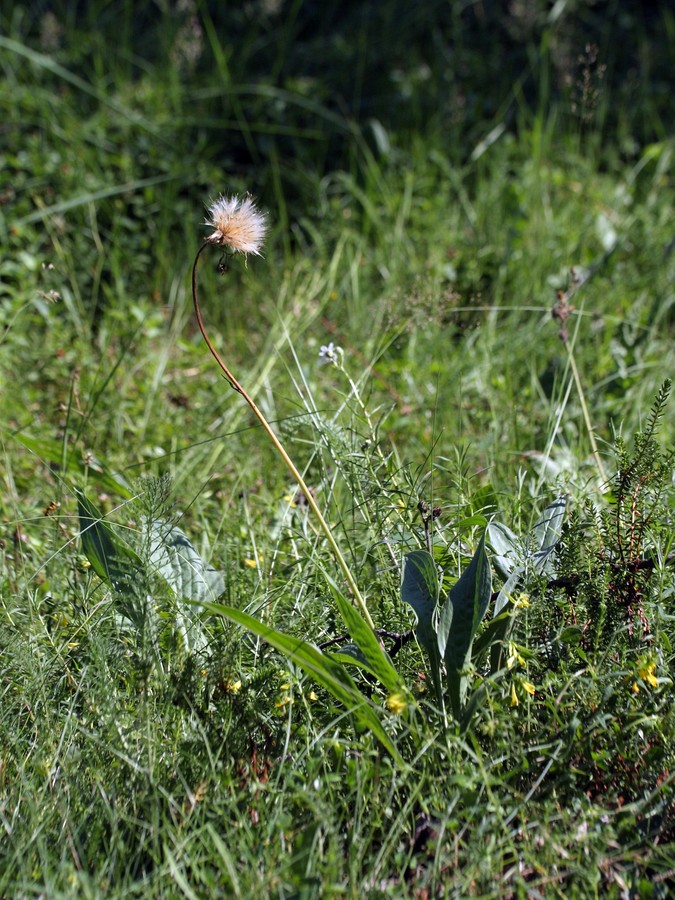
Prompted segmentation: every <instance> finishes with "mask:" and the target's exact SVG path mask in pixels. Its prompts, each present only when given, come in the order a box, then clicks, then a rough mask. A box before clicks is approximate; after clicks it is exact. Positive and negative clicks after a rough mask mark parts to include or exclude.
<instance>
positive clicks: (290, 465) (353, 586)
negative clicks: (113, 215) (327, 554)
mask: <svg viewBox="0 0 675 900" xmlns="http://www.w3.org/2000/svg"><path fill="white" fill-rule="evenodd" d="M210 245H211V243H210V242H209V241H206V242H205V243H204V244H202V246H201V247H200V248H199V250H198V251H197V255H196V256H195V261H194V264H193V266H192V300H193V303H194V309H195V316H196V317H197V324H198V325H199V330H200V331H201V333H202V337H203V338H204V341H205V342H206V346H207V347H208V348H209V350H210V351H211V355H212V356H213V358H214V359H215V361H216V362H217V363H218V365H219V366H220V368H221V369H222V371H223V374H224V375H225V377H226V378H227V380H228V381H229V383H230V385H231V386H232V387H233V388H234V390H235V391H237V393H239V394H241V396H242V397H243V398H244V400H245V401H246V402H247V403H248V405H249V406H250V408H251V410H252V411H253V413H254V414H255V416H256V418H257V419H258V421H259V422H260V424H261V425H262V427H263V428H264V429H265V431H266V432H267V436H268V437H269V439H270V441H271V442H272V444H273V445H274V448H275V450H276V451H277V453H278V454H279V456H280V457H281V458H282V460H283V461H284V463H285V465H286V468H287V469H288V470H289V472H290V473H291V475H292V476H293V478H294V479H295V481H296V482H297V484H298V487H299V488H300V490H301V491H302V493H303V494H304V496H305V499H306V500H307V503H308V505H309V507H310V509H311V510H312V512H313V513H314V515H315V516H316V518H317V521H318V522H319V525H320V527H321V530H322V531H323V533H324V535H325V536H326V540H327V541H328V543H329V545H330V548H331V550H332V551H333V553H334V554H335V558H336V560H337V562H338V565H339V566H340V568H341V569H342V572H343V574H344V577H345V579H346V581H347V584H348V585H349V589H350V590H351V592H352V595H353V597H354V601H355V603H356V605H357V606H358V608H359V610H360V611H361V615H362V616H363V618H364V619H365V620H366V622H367V623H368V625H369V626H370V628H372V630H373V631H375V623H374V622H373V620H372V618H371V616H370V613H369V612H368V607H367V606H366V601H365V600H364V599H363V596H362V594H361V591H360V590H359V587H358V585H357V583H356V580H355V579H354V576H353V574H352V571H351V569H350V568H349V566H348V565H347V561H346V559H345V558H344V556H343V555H342V552H341V551H340V548H339V547H338V545H337V542H336V540H335V537H334V536H333V532H332V530H331V528H330V526H329V525H328V523H327V522H326V520H325V519H324V517H323V514H322V512H321V510H320V509H319V506H318V504H317V502H316V500H315V499H314V497H313V496H312V492H311V491H310V489H309V487H308V486H307V485H306V484H305V480H304V478H303V477H302V475H301V474H300V472H299V470H298V469H297V468H296V466H295V463H294V462H293V460H292V459H291V458H290V456H289V455H288V453H287V452H286V450H285V448H284V446H283V444H282V443H281V441H280V440H279V438H278V437H277V436H276V434H275V432H274V431H273V430H272V427H271V425H270V424H269V422H268V421H267V419H266V418H265V416H264V415H263V414H262V412H261V411H260V409H258V407H257V405H256V403H255V401H254V400H253V398H252V397H250V396H249V394H248V393H247V392H246V390H245V389H244V388H243V387H242V385H241V384H240V383H239V381H237V379H236V378H235V377H234V375H233V374H232V372H231V371H230V370H229V369H228V367H227V366H226V365H225V363H224V362H223V360H222V359H221V357H220V355H219V354H218V351H217V350H216V348H215V347H214V346H213V344H212V343H211V339H210V338H209V336H208V334H207V331H206V327H205V325H204V321H203V319H202V314H201V310H200V308H199V300H198V298H197V265H198V263H199V258H200V256H201V255H202V253H203V252H204V250H205V249H206V248H207V247H208V246H210Z"/></svg>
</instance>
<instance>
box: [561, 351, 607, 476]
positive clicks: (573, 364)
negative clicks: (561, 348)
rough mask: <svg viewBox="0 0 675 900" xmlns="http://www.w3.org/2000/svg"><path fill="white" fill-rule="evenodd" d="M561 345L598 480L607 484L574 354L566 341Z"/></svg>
mask: <svg viewBox="0 0 675 900" xmlns="http://www.w3.org/2000/svg"><path fill="white" fill-rule="evenodd" d="M563 343H564V344H565V349H566V350H567V355H568V358H569V361H570V368H571V369H572V378H573V379H574V384H575V387H576V389H577V395H578V397H579V403H580V404H581V413H582V415H583V417H584V424H585V425H586V431H587V433H588V439H589V440H590V442H591V451H592V453H593V459H594V460H595V464H596V466H597V467H598V472H599V473H600V478H601V479H602V482H603V484H606V483H607V473H606V472H605V467H604V466H603V464H602V459H601V457H600V451H599V450H598V444H597V441H596V440H595V434H594V433H593V425H592V424H591V417H590V415H589V413H588V406H587V404H586V397H585V395H584V389H583V386H582V384H581V376H580V375H579V370H578V369H577V363H576V360H575V359H574V352H573V350H572V348H571V346H570V344H569V341H568V340H567V339H564V341H563Z"/></svg>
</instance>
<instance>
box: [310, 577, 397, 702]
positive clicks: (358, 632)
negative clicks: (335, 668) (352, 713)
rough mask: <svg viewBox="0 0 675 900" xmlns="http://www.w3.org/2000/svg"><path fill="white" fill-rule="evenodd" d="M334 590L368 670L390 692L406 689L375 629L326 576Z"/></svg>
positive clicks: (340, 609) (339, 608) (344, 619)
mask: <svg viewBox="0 0 675 900" xmlns="http://www.w3.org/2000/svg"><path fill="white" fill-rule="evenodd" d="M326 577H327V579H328V583H329V585H330V588H331V590H332V592H333V597H334V598H335V602H336V604H337V607H338V610H339V611H340V615H341V616H342V619H343V621H344V623H345V625H346V626H347V630H348V631H349V634H350V637H351V638H352V640H353V641H354V643H355V644H356V646H357V647H358V649H359V650H360V652H361V653H362V654H363V661H364V663H365V665H366V667H367V668H368V670H369V671H370V672H371V673H372V674H373V675H374V676H375V677H376V678H377V679H378V680H379V681H380V683H381V684H382V685H384V687H385V688H386V689H387V691H388V692H389V693H390V694H396V693H399V692H400V691H403V690H404V689H405V687H404V684H403V681H402V679H401V676H400V675H399V674H398V672H397V671H396V669H395V668H394V664H393V663H392V661H391V658H390V656H389V654H388V653H387V652H386V650H385V649H384V647H382V645H381V644H380V642H379V640H378V638H377V635H376V634H375V633H374V632H373V629H372V628H371V627H370V626H369V625H368V623H367V622H366V621H365V620H364V619H363V617H362V616H361V615H360V614H359V611H358V610H357V609H356V608H355V607H354V606H353V605H352V604H351V603H350V602H349V600H348V599H347V598H346V597H345V596H344V594H343V593H342V592H341V591H340V589H339V588H338V586H337V585H336V584H335V582H334V581H333V579H332V578H330V576H328V575H327V576H326Z"/></svg>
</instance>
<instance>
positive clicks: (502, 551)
mask: <svg viewBox="0 0 675 900" xmlns="http://www.w3.org/2000/svg"><path fill="white" fill-rule="evenodd" d="M486 540H487V543H488V544H489V545H490V548H491V549H492V564H493V565H494V566H495V568H496V569H497V570H498V571H499V572H500V574H501V575H503V576H504V578H508V576H509V575H510V574H511V572H512V571H513V567H514V566H515V565H516V563H517V562H518V561H519V558H520V556H521V552H520V541H519V540H518V536H517V535H516V534H514V533H513V531H511V529H510V528H508V527H507V526H506V525H502V523H501V522H490V523H489V525H488V527H487V538H486Z"/></svg>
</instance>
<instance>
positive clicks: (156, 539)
mask: <svg viewBox="0 0 675 900" xmlns="http://www.w3.org/2000/svg"><path fill="white" fill-rule="evenodd" d="M148 562H149V564H150V566H151V567H152V568H153V569H154V570H155V571H156V572H157V574H159V575H161V577H162V578H163V579H164V581H166V583H167V584H168V585H169V587H170V588H171V590H172V591H173V592H174V594H175V595H176V597H177V598H179V599H184V600H197V601H201V600H216V599H217V598H218V597H219V596H220V595H221V594H222V593H223V591H224V590H225V581H224V579H223V576H222V575H221V573H220V572H218V570H217V569H214V567H213V566H211V565H209V564H208V563H206V562H205V561H204V560H203V559H202V558H201V556H200V555H199V553H198V552H197V550H196V549H195V548H194V546H193V545H192V543H191V542H190V540H189V539H188V537H187V536H186V535H185V534H184V533H183V532H182V531H181V530H180V528H176V526H175V525H171V524H169V523H168V522H161V521H155V522H153V523H152V527H151V533H150V556H149V560H148Z"/></svg>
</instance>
